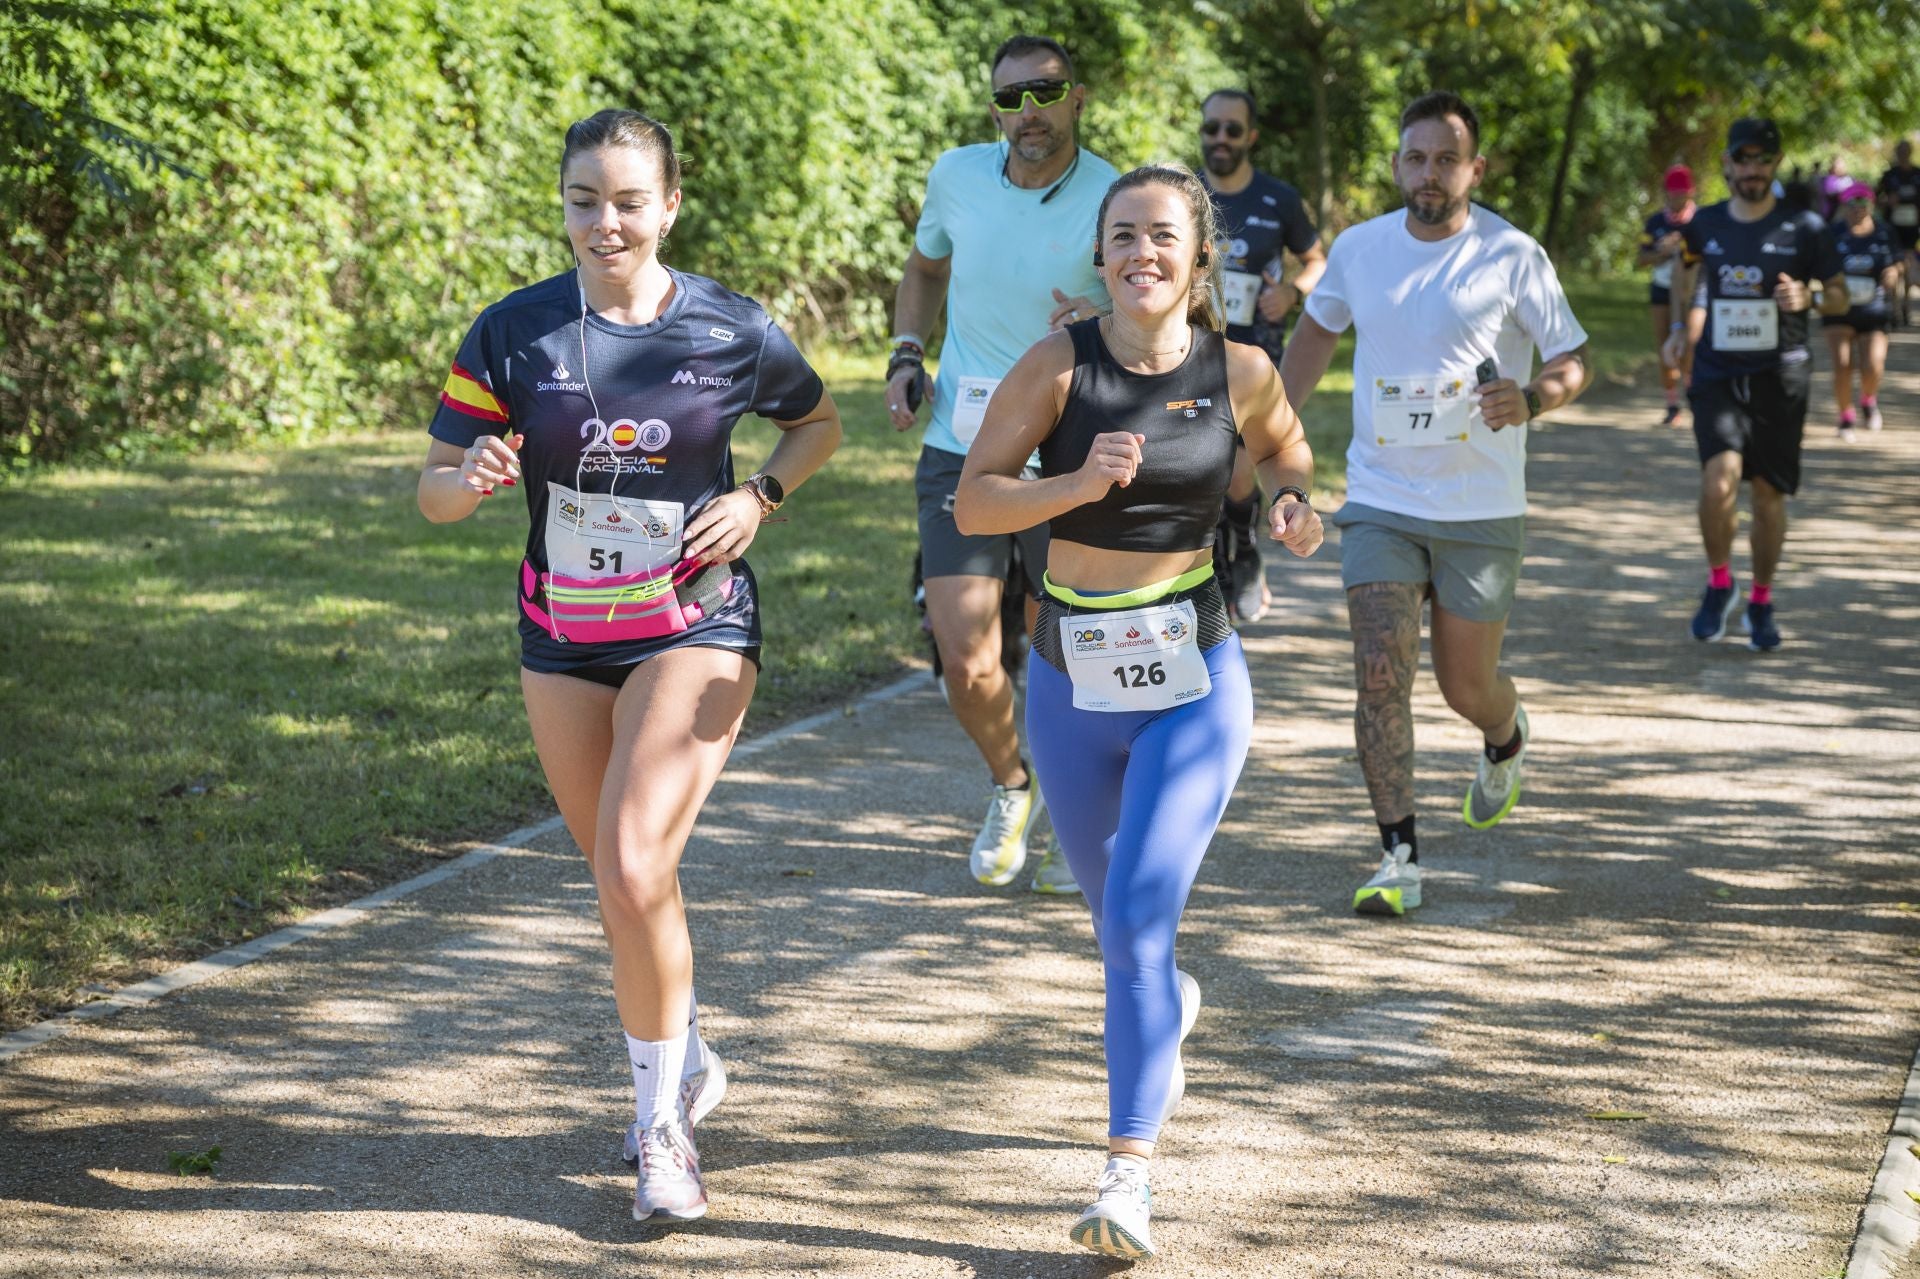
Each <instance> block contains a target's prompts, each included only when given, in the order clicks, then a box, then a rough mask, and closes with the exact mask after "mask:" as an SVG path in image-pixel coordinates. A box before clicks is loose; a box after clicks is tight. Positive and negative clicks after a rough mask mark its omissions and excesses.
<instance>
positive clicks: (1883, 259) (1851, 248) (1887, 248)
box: [1828, 221, 1900, 323]
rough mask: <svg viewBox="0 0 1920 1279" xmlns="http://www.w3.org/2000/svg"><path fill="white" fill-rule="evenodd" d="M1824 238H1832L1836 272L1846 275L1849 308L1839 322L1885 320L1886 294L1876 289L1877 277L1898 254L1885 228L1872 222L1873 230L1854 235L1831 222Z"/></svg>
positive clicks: (1895, 259) (1878, 277)
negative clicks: (1850, 318) (1827, 236)
mask: <svg viewBox="0 0 1920 1279" xmlns="http://www.w3.org/2000/svg"><path fill="white" fill-rule="evenodd" d="M1828 234H1830V235H1832V236H1833V250H1834V252H1835V253H1838V254H1839V255H1840V269H1841V270H1843V271H1845V272H1846V274H1847V300H1848V302H1849V303H1850V304H1851V305H1850V306H1849V308H1848V310H1847V316H1846V317H1841V319H1840V322H1841V323H1845V322H1846V318H1847V317H1855V318H1861V319H1877V320H1884V319H1886V318H1887V291H1886V290H1885V289H1883V288H1881V287H1880V274H1881V272H1883V271H1885V270H1886V269H1887V268H1888V267H1890V266H1892V265H1893V264H1894V263H1895V262H1898V261H1899V260H1900V250H1899V249H1897V248H1895V247H1894V244H1893V237H1892V236H1891V235H1889V234H1887V228H1886V226H1885V225H1884V224H1883V223H1880V222H1877V221H1876V222H1875V223H1874V224H1873V230H1871V231H1869V232H1867V233H1866V234H1865V235H1855V234H1854V233H1853V232H1852V231H1850V230H1848V229H1847V224H1846V223H1845V222H1835V223H1833V224H1832V225H1831V226H1830V227H1829V228H1828Z"/></svg>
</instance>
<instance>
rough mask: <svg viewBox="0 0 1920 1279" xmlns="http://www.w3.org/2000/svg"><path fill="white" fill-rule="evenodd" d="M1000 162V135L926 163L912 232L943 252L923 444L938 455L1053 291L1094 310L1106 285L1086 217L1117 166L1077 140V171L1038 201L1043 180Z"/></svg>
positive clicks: (924, 248)
mask: <svg viewBox="0 0 1920 1279" xmlns="http://www.w3.org/2000/svg"><path fill="white" fill-rule="evenodd" d="M1006 162H1007V148H1006V144H1005V143H1002V142H981V143H976V144H974V145H972V146H964V147H955V148H953V149H952V150H951V151H948V152H946V153H945V154H944V155H942V156H941V157H940V158H939V159H938V160H936V161H934V163H933V171H932V172H931V173H929V174H928V175H927V199H926V203H925V204H924V205H923V206H922V207H921V209H920V224H919V226H918V227H917V228H916V229H915V230H914V233H913V243H914V247H915V248H917V249H919V250H920V252H921V254H922V255H923V256H925V257H929V258H934V259H940V258H946V257H951V258H952V259H953V269H952V273H951V274H950V275H949V277H948V282H947V336H946V340H945V342H944V343H943V344H942V345H941V347H940V371H939V375H938V376H937V377H936V378H935V379H934V384H933V413H932V415H931V417H930V418H929V420H928V422H927V432H926V435H925V437H924V439H923V443H924V444H925V445H926V446H927V447H928V448H935V449H944V450H946V451H947V452H949V453H965V452H966V451H967V448H968V446H969V445H971V444H972V443H973V437H974V436H975V435H976V434H977V433H978V432H979V430H980V420H981V418H982V417H984V416H985V414H986V407H987V400H988V399H989V398H990V397H991V395H992V393H993V388H994V387H995V386H997V385H998V384H999V382H1000V379H1001V378H1003V377H1005V376H1006V375H1007V370H1008V369H1011V368H1012V367H1013V365H1014V362H1015V361H1016V360H1018V359H1019V358H1020V357H1021V356H1023V355H1025V354H1026V353H1027V348H1028V347H1030V346H1032V345H1033V344H1034V343H1035V342H1038V341H1039V340H1040V339H1041V338H1043V337H1045V336H1046V335H1047V317H1048V316H1049V315H1051V314H1053V308H1054V306H1055V305H1056V304H1055V302H1054V299H1053V291H1054V290H1055V289H1059V290H1060V291H1061V292H1063V293H1065V294H1066V295H1067V296H1068V297H1085V298H1088V299H1090V300H1091V301H1092V302H1093V304H1094V305H1095V306H1096V307H1099V306H1104V305H1105V304H1106V302H1107V286H1106V285H1104V284H1102V283H1101V282H1100V273H1099V271H1097V270H1096V269H1095V268H1094V265H1093V246H1094V239H1095V235H1096V228H1095V223H1096V222H1097V221H1098V220H1099V215H1100V201H1101V199H1102V197H1104V196H1105V195H1106V193H1107V188H1108V187H1110V186H1112V185H1113V182H1114V180H1115V179H1116V178H1118V177H1119V176H1120V175H1119V173H1118V172H1117V171H1115V169H1114V167H1113V166H1112V165H1111V164H1108V163H1107V162H1106V161H1105V160H1102V159H1101V158H1100V157H1099V156H1097V155H1094V154H1093V153H1092V152H1091V151H1088V150H1087V149H1086V148H1085V147H1081V148H1080V154H1079V157H1078V159H1077V160H1076V161H1075V163H1076V164H1077V166H1078V167H1077V168H1075V169H1074V170H1073V173H1072V175H1071V176H1070V177H1068V178H1067V179H1066V185H1064V186H1062V187H1061V188H1060V191H1059V193H1058V194H1057V195H1055V196H1054V197H1053V198H1052V199H1050V200H1047V201H1046V203H1044V204H1043V203H1041V201H1042V199H1043V198H1044V197H1045V196H1046V194H1047V192H1048V190H1050V189H1051V186H1048V187H1040V188H1035V189H1028V188H1025V187H1017V186H1015V185H1013V183H1011V182H1009V181H1008V180H1007V178H1006V175H1005V172H1004V170H1005V168H1006ZM963 390H964V391H965V392H966V403H965V406H964V407H960V401H961V392H962V391H963ZM956 409H958V410H959V411H958V416H959V422H958V423H957V426H958V432H957V433H956V421H955V418H956Z"/></svg>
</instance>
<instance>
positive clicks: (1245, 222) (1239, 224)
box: [1207, 172, 1319, 360]
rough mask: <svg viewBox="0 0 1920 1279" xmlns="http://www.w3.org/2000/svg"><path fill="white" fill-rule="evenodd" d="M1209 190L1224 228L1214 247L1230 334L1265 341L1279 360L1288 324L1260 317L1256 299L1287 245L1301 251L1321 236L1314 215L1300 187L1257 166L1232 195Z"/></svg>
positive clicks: (1262, 343)
mask: <svg viewBox="0 0 1920 1279" xmlns="http://www.w3.org/2000/svg"><path fill="white" fill-rule="evenodd" d="M1207 190H1208V193H1209V194H1211V195H1212V196H1213V210H1214V215H1215V218H1216V220H1217V222H1218V226H1219V229H1220V238H1219V239H1218V240H1216V241H1215V242H1214V247H1215V251H1216V252H1218V253H1219V254H1220V257H1221V262H1220V266H1221V269H1222V270H1223V271H1224V272H1225V273H1226V275H1225V279H1224V280H1223V288H1224V291H1225V294H1226V296H1225V297H1224V298H1223V299H1222V302H1223V303H1224V304H1225V306H1226V313H1227V339H1228V340H1229V341H1232V342H1247V343H1251V344H1252V345H1254V346H1259V347H1262V348H1264V349H1266V351H1267V354H1268V355H1270V356H1272V357H1273V358H1274V359H1276V360H1277V359H1279V358H1280V352H1281V350H1282V348H1283V346H1284V344H1285V335H1286V330H1285V327H1284V321H1283V322H1282V324H1276V325H1268V324H1266V323H1264V322H1262V321H1261V320H1260V313H1259V311H1258V310H1257V308H1256V307H1255V305H1254V303H1255V300H1256V299H1257V298H1258V297H1259V293H1260V273H1261V272H1262V271H1264V270H1266V269H1267V267H1268V266H1269V265H1270V264H1272V263H1274V262H1275V261H1276V260H1277V259H1278V258H1279V257H1280V250H1281V249H1283V248H1284V249H1287V250H1289V251H1290V252H1292V253H1293V254H1294V255H1295V256H1296V257H1297V256H1299V255H1300V254H1303V253H1305V252H1306V251H1307V250H1308V249H1310V248H1312V247H1313V245H1314V242H1315V241H1316V240H1317V239H1318V238H1319V236H1318V233H1317V232H1316V231H1315V230H1314V229H1313V219H1312V218H1311V217H1309V216H1307V206H1306V202H1305V201H1303V200H1302V199H1301V198H1300V193H1299V192H1298V191H1296V190H1295V189H1294V188H1293V187H1291V186H1289V185H1288V184H1287V183H1285V182H1282V181H1281V180H1280V179H1279V178H1275V177H1269V176H1268V175H1267V174H1264V173H1259V172H1256V173H1255V174H1254V175H1253V181H1251V182H1249V183H1247V185H1246V187H1245V188H1244V189H1242V190H1240V191H1236V192H1235V193H1234V194H1232V195H1221V194H1220V193H1219V192H1218V191H1215V190H1213V188H1211V187H1209V188H1207ZM1276 274H1278V272H1276ZM1269 330H1271V332H1269ZM1262 339H1265V340H1262Z"/></svg>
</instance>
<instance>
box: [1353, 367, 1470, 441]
mask: <svg viewBox="0 0 1920 1279" xmlns="http://www.w3.org/2000/svg"><path fill="white" fill-rule="evenodd" d="M1472 424H1473V401H1472V400H1470V399H1468V398H1467V380H1466V379H1465V378H1462V377H1443V376H1441V375H1440V374H1437V373H1421V374H1408V375H1407V376H1405V377H1377V378H1375V379H1374V380H1373V436H1374V442H1375V443H1377V444H1379V445H1380V447H1382V448H1416V449H1430V448H1439V447H1440V446H1441V445H1444V444H1463V443H1465V442H1466V439H1467V437H1468V436H1469V435H1470V434H1472V430H1471V427H1472Z"/></svg>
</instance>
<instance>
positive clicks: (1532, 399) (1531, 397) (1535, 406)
mask: <svg viewBox="0 0 1920 1279" xmlns="http://www.w3.org/2000/svg"><path fill="white" fill-rule="evenodd" d="M1520 394H1522V395H1524V396H1526V397H1527V421H1529V422H1531V421H1533V419H1535V418H1537V417H1539V416H1540V392H1538V391H1536V390H1534V389H1533V388H1532V387H1530V386H1523V387H1521V388H1520Z"/></svg>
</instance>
